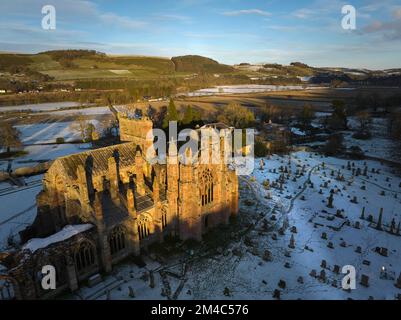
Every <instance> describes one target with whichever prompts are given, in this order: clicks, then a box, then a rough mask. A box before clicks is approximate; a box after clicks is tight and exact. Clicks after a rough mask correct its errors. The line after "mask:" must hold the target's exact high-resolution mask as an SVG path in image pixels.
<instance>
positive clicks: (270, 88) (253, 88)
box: [187, 84, 321, 97]
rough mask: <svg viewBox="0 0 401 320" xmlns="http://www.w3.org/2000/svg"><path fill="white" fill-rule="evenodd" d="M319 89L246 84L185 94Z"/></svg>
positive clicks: (202, 94) (302, 86) (313, 87)
mask: <svg viewBox="0 0 401 320" xmlns="http://www.w3.org/2000/svg"><path fill="white" fill-rule="evenodd" d="M318 88H321V87H316V86H308V85H292V86H290V85H287V86H284V85H283V86H280V85H263V84H260V85H258V84H247V85H230V86H216V87H213V88H206V89H200V90H196V91H194V92H189V93H187V95H188V96H190V97H194V96H208V95H220V94H235V93H254V92H269V91H285V90H308V89H318Z"/></svg>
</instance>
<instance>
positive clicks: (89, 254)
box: [74, 241, 95, 271]
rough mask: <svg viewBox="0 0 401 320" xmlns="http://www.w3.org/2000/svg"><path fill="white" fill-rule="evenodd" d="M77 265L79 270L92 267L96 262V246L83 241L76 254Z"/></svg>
mask: <svg viewBox="0 0 401 320" xmlns="http://www.w3.org/2000/svg"><path fill="white" fill-rule="evenodd" d="M74 259H75V266H76V267H77V270H78V271H82V270H85V269H88V268H90V267H91V266H93V265H94V264H95V248H94V246H93V245H92V244H91V243H89V242H87V241H85V242H82V243H81V244H80V246H79V248H78V250H76V252H75V254H74Z"/></svg>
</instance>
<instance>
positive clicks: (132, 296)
mask: <svg viewBox="0 0 401 320" xmlns="http://www.w3.org/2000/svg"><path fill="white" fill-rule="evenodd" d="M128 296H129V297H130V298H135V292H134V289H132V287H131V286H129V287H128Z"/></svg>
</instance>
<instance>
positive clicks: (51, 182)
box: [0, 115, 238, 299]
mask: <svg viewBox="0 0 401 320" xmlns="http://www.w3.org/2000/svg"><path fill="white" fill-rule="evenodd" d="M119 123H120V138H121V141H122V143H121V144H118V145H113V146H109V147H105V148H100V149H95V150H91V151H87V152H83V153H79V154H73V155H70V156H66V157H62V158H59V159H57V160H55V161H54V162H53V164H52V165H51V167H50V169H49V170H48V172H47V173H46V175H45V177H44V179H43V190H42V191H41V192H40V193H39V195H38V196H37V217H36V219H35V221H34V223H33V224H32V225H31V226H29V227H28V228H27V229H26V230H24V231H23V232H21V239H22V242H23V243H25V244H24V245H23V246H22V248H21V250H19V251H16V252H12V253H4V254H2V255H1V256H0V262H1V264H2V265H3V266H5V267H6V268H7V271H6V272H2V273H0V279H3V280H4V279H6V280H7V281H8V283H10V288H12V290H13V293H14V295H15V297H16V298H20V299H37V298H41V299H43V298H51V297H55V296H56V295H58V294H60V293H61V292H66V291H68V290H71V291H74V290H76V289H78V288H79V286H80V283H81V282H82V281H84V280H87V279H88V278H89V277H91V276H93V275H96V274H98V273H101V272H106V273H107V272H110V271H111V270H112V268H113V265H115V264H117V263H118V262H120V261H121V260H123V259H124V258H126V257H128V256H130V255H134V256H138V255H140V254H141V250H143V249H145V248H147V247H148V246H149V245H150V244H152V243H155V242H162V241H163V240H164V238H165V237H166V236H172V237H176V238H179V239H180V240H187V239H195V240H198V241H200V240H201V239H202V235H203V234H204V233H206V232H207V231H208V230H209V229H210V228H213V227H215V226H217V225H219V224H227V223H228V222H229V218H230V216H233V215H236V214H237V212H238V178H237V176H236V174H235V171H234V170H233V169H231V168H229V167H228V166H227V165H226V164H225V163H224V161H221V162H220V163H219V164H212V163H210V164H200V163H197V162H194V163H189V164H183V163H180V161H178V159H177V158H178V154H177V145H176V143H174V142H171V143H170V144H169V156H168V157H169V160H172V161H167V163H166V164H154V165H152V164H150V163H149V162H148V161H147V160H146V157H145V150H146V148H147V147H149V145H150V144H152V142H153V141H149V140H147V139H146V134H147V133H148V131H149V130H150V129H152V122H151V121H150V120H147V119H145V118H144V119H130V118H129V117H127V116H123V115H120V116H119ZM196 156H199V155H196ZM221 156H223V151H221ZM172 157H173V158H172ZM189 157H192V155H191V154H190V152H189ZM44 265H52V266H54V267H55V269H56V271H57V288H56V290H43V288H42V287H41V269H42V266H44ZM10 290H11V289H10Z"/></svg>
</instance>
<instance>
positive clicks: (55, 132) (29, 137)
mask: <svg viewBox="0 0 401 320" xmlns="http://www.w3.org/2000/svg"><path fill="white" fill-rule="evenodd" d="M88 122H91V123H92V124H93V125H94V126H95V128H97V129H101V125H100V123H99V121H98V120H96V119H93V120H90V121H88ZM74 125H76V123H74V122H72V121H60V122H50V123H35V124H29V125H18V126H15V127H16V128H17V129H18V130H19V131H20V132H21V142H22V143H23V144H24V145H31V144H40V143H55V142H56V139H57V138H59V137H60V138H64V141H65V142H71V141H77V140H80V132H79V131H78V130H77V129H76V128H74Z"/></svg>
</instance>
